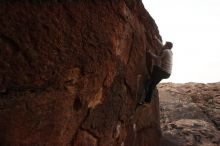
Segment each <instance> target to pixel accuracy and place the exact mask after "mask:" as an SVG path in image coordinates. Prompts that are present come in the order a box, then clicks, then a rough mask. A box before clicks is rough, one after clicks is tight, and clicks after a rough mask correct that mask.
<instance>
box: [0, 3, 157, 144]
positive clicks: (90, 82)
mask: <svg viewBox="0 0 220 146" xmlns="http://www.w3.org/2000/svg"><path fill="white" fill-rule="evenodd" d="M0 22H1V23H0V145H1V146H157V145H159V141H160V137H161V131H160V124H159V123H160V122H159V107H158V106H159V101H158V94H157V92H155V95H154V97H153V100H152V103H151V104H149V105H147V106H142V107H137V106H136V105H137V102H138V100H139V98H141V97H142V96H141V95H143V94H142V93H143V92H144V84H145V83H146V81H147V79H149V76H150V71H151V68H152V59H151V58H150V57H149V56H147V55H146V52H147V51H148V50H151V51H153V52H155V53H157V52H158V48H159V43H158V42H157V41H156V40H155V39H154V35H156V36H157V37H159V38H160V36H159V32H158V28H157V26H156V24H155V22H154V20H153V19H152V17H151V16H150V15H149V13H148V12H147V11H146V10H145V8H144V6H143V4H142V2H141V0H85V1H77V0H72V1H71V0H44V1H43V0H42V1H41V0H20V1H17V0H1V1H0Z"/></svg>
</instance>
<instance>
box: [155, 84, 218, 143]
mask: <svg viewBox="0 0 220 146" xmlns="http://www.w3.org/2000/svg"><path fill="white" fill-rule="evenodd" d="M158 89H159V93H160V112H161V113H160V114H161V128H162V131H163V135H164V138H165V139H167V140H168V141H170V142H171V143H173V144H175V145H179V146H219V145H220V83H210V84H201V83H186V84H174V83H161V84H160V85H159V86H158Z"/></svg>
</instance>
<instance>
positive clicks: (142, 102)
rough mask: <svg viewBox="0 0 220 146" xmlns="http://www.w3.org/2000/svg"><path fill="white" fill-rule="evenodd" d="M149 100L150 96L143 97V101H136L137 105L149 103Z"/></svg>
mask: <svg viewBox="0 0 220 146" xmlns="http://www.w3.org/2000/svg"><path fill="white" fill-rule="evenodd" d="M150 102H151V98H145V99H144V101H140V102H138V105H144V104H149V103H150Z"/></svg>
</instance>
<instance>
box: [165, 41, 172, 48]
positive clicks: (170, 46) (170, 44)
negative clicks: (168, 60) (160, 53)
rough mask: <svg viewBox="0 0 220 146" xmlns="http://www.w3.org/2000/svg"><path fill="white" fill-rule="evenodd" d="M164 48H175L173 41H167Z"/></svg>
mask: <svg viewBox="0 0 220 146" xmlns="http://www.w3.org/2000/svg"><path fill="white" fill-rule="evenodd" d="M163 48H164V49H172V48H173V43H171V42H166V43H165V45H164V47H163Z"/></svg>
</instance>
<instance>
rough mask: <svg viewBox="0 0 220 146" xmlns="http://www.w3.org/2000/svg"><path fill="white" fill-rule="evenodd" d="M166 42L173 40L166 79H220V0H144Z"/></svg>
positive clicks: (172, 80)
mask: <svg viewBox="0 0 220 146" xmlns="http://www.w3.org/2000/svg"><path fill="white" fill-rule="evenodd" d="M142 1H143V3H144V5H145V8H146V9H147V10H148V12H149V13H150V14H151V16H152V17H153V18H154V20H155V21H156V24H157V26H158V28H159V31H160V35H161V36H162V38H163V41H171V42H173V44H174V46H173V55H174V56H173V57H174V58H173V61H174V62H173V72H172V75H171V77H170V78H169V79H168V80H164V81H165V82H177V83H184V82H202V83H209V82H219V81H220V0H142Z"/></svg>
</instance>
